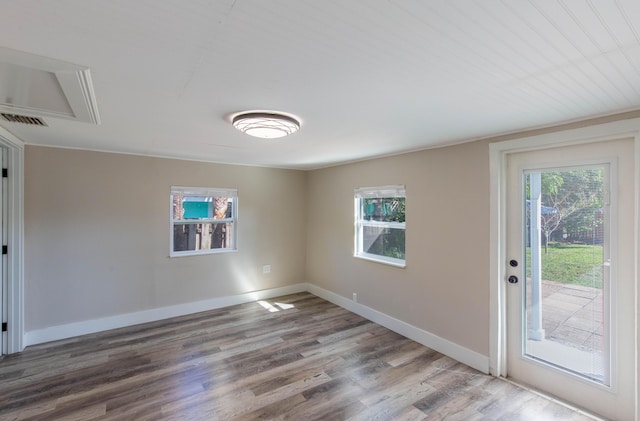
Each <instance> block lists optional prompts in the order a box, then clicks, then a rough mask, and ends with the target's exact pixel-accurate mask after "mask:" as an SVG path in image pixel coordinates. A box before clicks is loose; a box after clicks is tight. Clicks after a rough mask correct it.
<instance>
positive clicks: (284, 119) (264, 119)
mask: <svg viewBox="0 0 640 421" xmlns="http://www.w3.org/2000/svg"><path fill="white" fill-rule="evenodd" d="M233 127H235V128H236V129H238V130H240V131H241V132H243V133H246V134H248V135H250V136H255V137H259V138H262V139H276V138H279V137H284V136H287V135H290V134H293V133H295V132H297V131H298V129H299V128H300V123H299V122H298V121H297V120H295V119H294V118H292V117H289V116H286V115H282V114H272V113H245V114H240V115H237V116H236V117H234V118H233Z"/></svg>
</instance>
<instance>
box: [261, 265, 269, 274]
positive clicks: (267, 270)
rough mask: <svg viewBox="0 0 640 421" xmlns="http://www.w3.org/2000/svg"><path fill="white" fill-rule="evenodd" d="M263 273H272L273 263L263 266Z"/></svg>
mask: <svg viewBox="0 0 640 421" xmlns="http://www.w3.org/2000/svg"><path fill="white" fill-rule="evenodd" d="M262 273H271V265H264V266H262Z"/></svg>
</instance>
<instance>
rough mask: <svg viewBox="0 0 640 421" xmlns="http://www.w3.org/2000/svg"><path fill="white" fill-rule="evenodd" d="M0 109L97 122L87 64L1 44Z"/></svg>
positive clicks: (1, 110) (7, 111) (14, 112)
mask: <svg viewBox="0 0 640 421" xmlns="http://www.w3.org/2000/svg"><path fill="white" fill-rule="evenodd" d="M0 112H6V113H8V114H11V115H14V114H15V115H21V116H22V115H24V116H33V117H39V116H49V117H58V118H65V119H69V120H76V121H83V122H86V123H93V124H100V116H99V115H98V106H97V103H96V99H95V94H94V91H93V84H92V82H91V74H90V72H89V69H88V68H86V67H82V66H78V65H75V64H70V63H66V62H63V61H59V60H54V59H50V58H46V57H41V56H36V55H33V54H28V53H24V52H21V51H16V50H12V49H9V48H4V47H0Z"/></svg>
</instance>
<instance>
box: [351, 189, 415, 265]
mask: <svg viewBox="0 0 640 421" xmlns="http://www.w3.org/2000/svg"><path fill="white" fill-rule="evenodd" d="M354 197H355V252H354V256H355V257H359V258H362V259H367V260H373V261H376V262H380V263H387V264H390V265H394V266H400V267H405V264H406V262H405V224H406V222H405V199H406V193H405V189H404V186H384V187H365V188H361V189H356V190H355V193H354Z"/></svg>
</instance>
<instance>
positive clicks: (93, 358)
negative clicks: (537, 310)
mask: <svg viewBox="0 0 640 421" xmlns="http://www.w3.org/2000/svg"><path fill="white" fill-rule="evenodd" d="M0 419H1V420H83V421H84V420H255V419H261V420H280V419H291V420H315V419H322V420H347V419H353V420H442V419H447V420H515V419H518V420H522V419H530V420H546V419H554V420H555V419H562V420H565V419H566V420H588V419H591V418H588V417H586V416H585V415H583V414H580V413H578V412H575V411H572V410H570V409H568V408H566V407H565V406H562V405H560V404H558V403H555V402H553V401H551V400H548V399H546V398H544V397H541V396H539V395H537V394H534V393H531V392H529V391H526V390H524V389H522V388H519V387H517V386H514V385H513V384H511V383H509V382H506V381H503V380H501V379H497V378H494V377H491V376H487V375H484V374H482V373H480V372H478V371H476V370H474V369H471V368H469V367H467V366H465V365H463V364H460V363H458V362H456V361H454V360H452V359H451V358H448V357H445V356H443V355H442V354H439V353H437V352H435V351H433V350H431V349H429V348H426V347H424V346H422V345H420V344H417V343H416V342H413V341H411V340H409V339H407V338H405V337H403V336H400V335H398V334H396V333H394V332H392V331H390V330H388V329H385V328H383V327H381V326H379V325H377V324H375V323H372V322H370V321H368V320H366V319H363V318H362V317H359V316H357V315H355V314H353V313H350V312H348V311H346V310H344V309H342V308H340V307H337V306H335V305H333V304H331V303H329V302H327V301H324V300H322V299H320V298H318V297H315V296H313V295H311V294H308V293H301V294H294V295H288V296H284V297H280V298H277V299H273V300H268V301H267V302H262V304H261V303H248V304H242V305H238V306H233V307H228V308H224V309H219V310H213V311H208V312H204V313H198V314H194V315H190V316H184V317H179V318H174V319H169V320H164V321H159V322H153V323H147V324H144V325H138V326H132V327H128V328H123V329H117V330H112V331H108V332H102V333H99V334H93V335H86V336H83V337H79V338H74V339H69V340H63V341H58V342H52V343H49V344H43V345H38V346H33V347H29V348H28V349H26V350H25V351H24V352H23V353H21V354H19V355H12V356H7V357H5V358H4V360H2V361H0Z"/></svg>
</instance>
